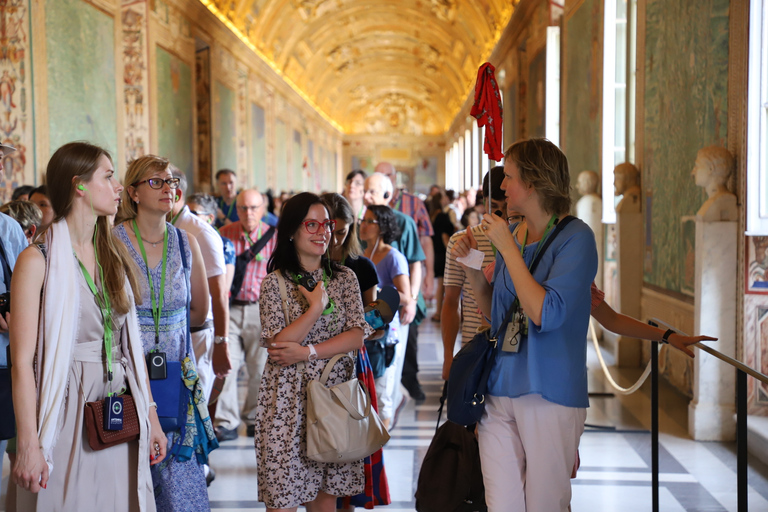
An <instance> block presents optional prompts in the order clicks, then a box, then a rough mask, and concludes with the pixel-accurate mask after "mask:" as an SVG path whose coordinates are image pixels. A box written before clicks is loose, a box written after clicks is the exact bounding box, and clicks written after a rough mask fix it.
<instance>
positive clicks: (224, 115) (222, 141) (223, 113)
mask: <svg viewBox="0 0 768 512" xmlns="http://www.w3.org/2000/svg"><path fill="white" fill-rule="evenodd" d="M236 108H237V105H236V96H235V91H233V90H232V89H230V88H229V87H227V86H226V85H224V84H222V83H221V82H219V81H218V80H214V82H213V151H214V159H213V174H214V175H215V174H216V172H217V171H219V170H220V169H232V170H236V169H237V112H236Z"/></svg>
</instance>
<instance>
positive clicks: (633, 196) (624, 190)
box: [613, 162, 640, 213]
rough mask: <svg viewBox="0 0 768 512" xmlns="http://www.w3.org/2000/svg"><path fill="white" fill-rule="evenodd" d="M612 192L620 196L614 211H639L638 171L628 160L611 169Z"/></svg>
mask: <svg viewBox="0 0 768 512" xmlns="http://www.w3.org/2000/svg"><path fill="white" fill-rule="evenodd" d="M613 189H614V190H613V194H614V195H615V196H617V197H618V196H622V198H621V201H620V202H619V204H618V205H617V206H616V213H640V171H638V170H637V167H635V166H634V165H632V164H631V163H629V162H624V163H623V164H619V165H617V166H616V168H615V169H614V170H613Z"/></svg>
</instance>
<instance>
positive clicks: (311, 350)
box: [307, 345, 317, 361]
mask: <svg viewBox="0 0 768 512" xmlns="http://www.w3.org/2000/svg"><path fill="white" fill-rule="evenodd" d="M315 359H317V350H315V346H314V345H309V357H308V358H307V360H308V361H314V360H315Z"/></svg>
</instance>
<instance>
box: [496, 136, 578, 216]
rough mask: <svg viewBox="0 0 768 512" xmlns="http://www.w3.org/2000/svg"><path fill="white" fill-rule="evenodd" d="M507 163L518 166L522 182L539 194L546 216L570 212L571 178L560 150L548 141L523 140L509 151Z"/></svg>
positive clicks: (505, 157) (505, 155) (566, 161)
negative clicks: (510, 162)
mask: <svg viewBox="0 0 768 512" xmlns="http://www.w3.org/2000/svg"><path fill="white" fill-rule="evenodd" d="M504 159H505V162H508V161H512V162H514V163H515V164H516V165H517V168H518V169H519V171H520V180H521V181H522V182H523V183H525V184H526V185H531V186H532V187H533V188H534V190H536V193H537V194H538V196H539V201H540V204H541V208H542V209H543V210H544V211H545V212H547V213H549V214H555V215H563V214H566V213H568V212H570V210H571V175H570V171H569V170H568V159H567V158H566V157H565V155H564V154H563V152H562V151H560V148H558V147H557V146H555V145H554V144H553V143H552V142H550V141H549V140H547V139H527V140H521V141H518V142H515V143H514V144H512V145H511V146H510V147H509V148H507V151H506V152H504Z"/></svg>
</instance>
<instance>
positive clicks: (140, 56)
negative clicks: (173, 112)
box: [121, 0, 149, 162]
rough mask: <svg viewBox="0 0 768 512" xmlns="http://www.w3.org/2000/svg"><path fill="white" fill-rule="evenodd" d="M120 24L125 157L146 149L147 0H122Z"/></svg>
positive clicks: (129, 157)
mask: <svg viewBox="0 0 768 512" xmlns="http://www.w3.org/2000/svg"><path fill="white" fill-rule="evenodd" d="M121 18H122V19H121V21H122V26H123V101H124V105H123V108H124V109H125V118H124V125H125V159H126V161H127V162H130V161H131V160H133V159H135V158H138V157H140V156H142V155H145V154H147V150H148V149H149V107H148V100H149V98H148V92H149V76H148V74H147V68H148V66H147V58H148V52H149V50H148V47H149V43H148V38H149V37H148V20H147V1H146V0H136V1H134V2H127V1H124V2H123V5H122V12H121Z"/></svg>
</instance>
